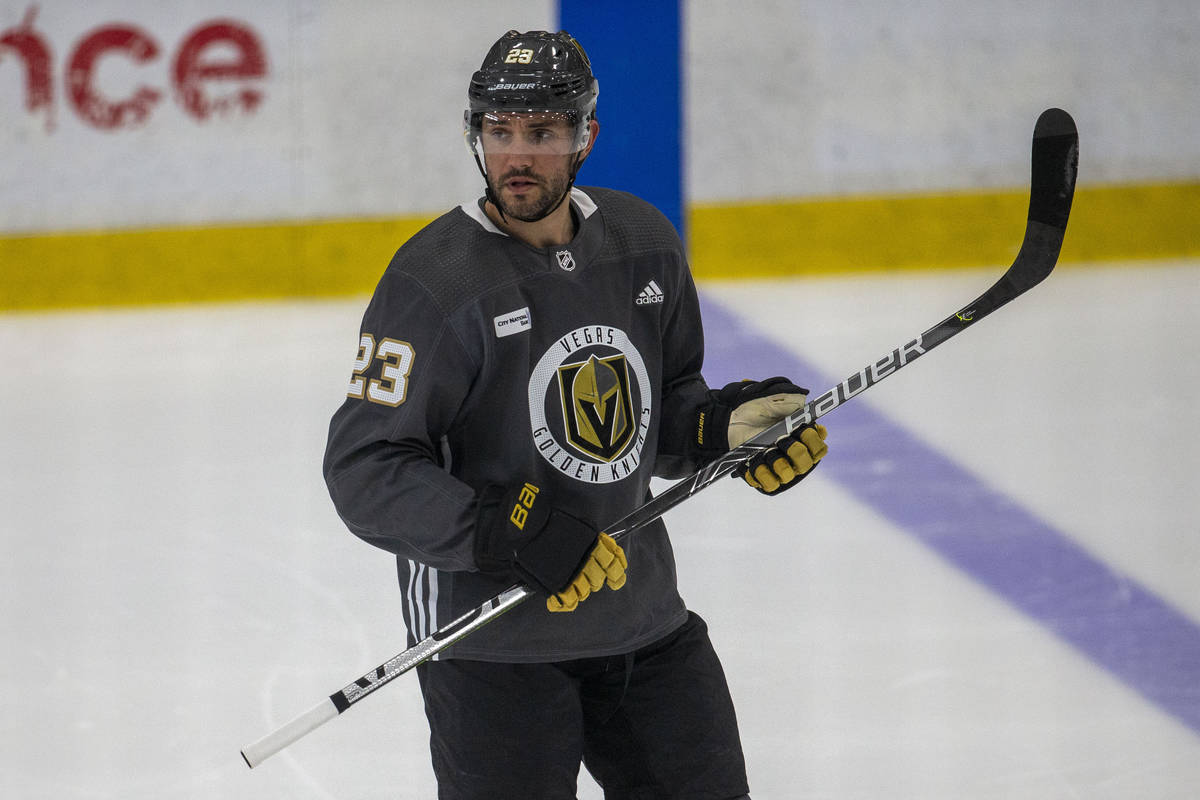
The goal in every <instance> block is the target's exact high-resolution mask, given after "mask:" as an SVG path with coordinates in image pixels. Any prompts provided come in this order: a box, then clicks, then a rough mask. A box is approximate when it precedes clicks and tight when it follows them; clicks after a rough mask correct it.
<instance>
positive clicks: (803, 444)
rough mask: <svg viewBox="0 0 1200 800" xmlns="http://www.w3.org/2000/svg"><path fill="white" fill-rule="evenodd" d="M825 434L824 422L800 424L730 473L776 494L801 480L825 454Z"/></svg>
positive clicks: (758, 488)
mask: <svg viewBox="0 0 1200 800" xmlns="http://www.w3.org/2000/svg"><path fill="white" fill-rule="evenodd" d="M828 435H829V432H828V431H827V430H826V429H825V426H824V425H821V424H817V423H810V424H808V425H804V426H801V427H799V428H797V429H796V430H794V431H792V432H791V433H789V434H788V435H787V436H784V437H782V438H780V439H778V440H777V441H776V442H775V444H774V445H772V446H771V447H768V448H767V449H766V450H764V451H762V452H761V453H759V454H758V455H756V456H753V457H752V458H750V459H749V460H747V461H746V462H745V463H744V464H742V465H741V466H739V467H738V468H737V469H736V470H735V471H734V475H737V476H738V477H740V478H741V479H742V480H744V481H745V482H746V483H748V484H750V485H751V486H753V487H754V488H755V489H757V490H758V491H760V492H762V493H763V494H769V495H775V494H779V493H780V492H782V491H784V490H785V489H790V488H792V487H793V486H795V485H796V484H798V483H800V481H802V480H804V478H805V476H807V475H808V474H809V473H810V472H812V469H813V467H815V466H816V465H817V464H819V463H820V461H821V459H822V458H824V457H825V454H826V453H828V452H829V447H828V446H826V444H825V437H826V436H828Z"/></svg>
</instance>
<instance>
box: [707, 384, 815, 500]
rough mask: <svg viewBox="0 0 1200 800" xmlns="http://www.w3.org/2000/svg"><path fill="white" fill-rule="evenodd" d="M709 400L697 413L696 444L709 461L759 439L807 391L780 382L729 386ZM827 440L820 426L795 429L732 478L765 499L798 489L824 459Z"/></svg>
mask: <svg viewBox="0 0 1200 800" xmlns="http://www.w3.org/2000/svg"><path fill="white" fill-rule="evenodd" d="M708 394H709V402H708V403H706V404H705V405H704V406H702V407H701V409H700V414H699V424H698V430H697V436H696V438H697V445H698V447H699V449H700V450H701V452H702V453H705V454H706V455H708V456H710V460H711V458H715V457H716V456H717V455H720V454H722V453H724V452H726V451H728V450H732V449H733V448H735V447H737V446H738V445H741V444H743V443H744V442H747V441H749V440H750V439H753V438H754V437H755V436H758V435H759V434H760V433H762V432H763V431H765V430H766V429H767V428H769V427H771V426H772V425H774V424H775V423H776V422H778V421H779V420H781V419H783V418H784V417H786V416H788V415H789V414H793V413H795V412H796V411H798V410H800V408H802V407H803V406H804V404H805V402H807V400H808V390H807V389H805V388H803V387H800V386H797V385H796V384H794V383H792V382H791V381H790V380H788V379H787V378H784V377H774V378H768V379H767V380H765V381H740V382H737V383H730V384H727V385H726V386H724V387H723V388H721V389H720V390H717V391H710V392H709V393H708ZM806 431H811V432H809V433H806ZM826 435H827V431H826V430H825V426H823V425H813V426H805V427H803V428H800V429H797V430H795V431H793V432H792V433H791V434H789V435H788V436H785V437H783V438H781V439H780V440H779V441H777V442H776V443H775V445H774V446H773V447H771V448H769V449H767V450H765V451H764V452H762V453H760V454H758V455H756V456H754V457H753V458H751V459H749V460H748V461H747V462H746V464H745V465H743V466H742V467H739V468H738V469H737V470H735V472H734V474H735V475H738V476H739V477H741V478H743V479H744V480H745V481H746V483H748V484H750V485H751V486H753V487H754V488H755V489H758V490H759V491H760V492H762V493H763V494H778V493H779V492H781V491H783V490H784V489H787V488H790V487H792V486H795V485H796V484H797V483H799V482H800V479H801V478H803V477H804V476H805V475H807V474H808V473H809V472H810V471H811V470H812V468H813V467H814V466H816V464H817V462H819V461H820V460H821V459H822V458H824V456H825V453H826V452H828V448H827V447H826V446H825V436H826Z"/></svg>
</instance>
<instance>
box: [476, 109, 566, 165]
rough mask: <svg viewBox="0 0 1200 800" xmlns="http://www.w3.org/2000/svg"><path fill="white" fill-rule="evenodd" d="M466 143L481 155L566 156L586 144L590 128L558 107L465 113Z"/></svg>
mask: <svg viewBox="0 0 1200 800" xmlns="http://www.w3.org/2000/svg"><path fill="white" fill-rule="evenodd" d="M466 117H467V119H466V123H467V124H466V131H465V133H466V136H467V145H468V146H469V147H470V148H471V150H472V151H473V152H476V153H478V154H480V155H483V154H488V155H530V156H536V155H546V156H565V155H571V154H572V153H578V152H579V151H580V150H582V149H584V148H585V147H587V143H588V135H589V130H588V126H587V125H586V124H584V123H576V121H575V120H576V117H575V115H573V114H565V113H562V112H559V111H519V112H517V111H488V112H485V113H483V114H475V115H472V114H471V113H470V112H468V113H467V114H466Z"/></svg>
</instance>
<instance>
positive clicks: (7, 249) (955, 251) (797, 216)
mask: <svg viewBox="0 0 1200 800" xmlns="http://www.w3.org/2000/svg"><path fill="white" fill-rule="evenodd" d="M1027 203H1028V196H1027V192H1026V190H1020V191H1016V190H1014V191H996V192H970V193H952V194H950V193H948V194H928V195H890V196H880V197H846V198H818V199H812V200H791V201H778V202H770V203H767V202H764V203H736V204H733V203H731V204H722V205H715V204H713V205H698V206H695V207H693V208H691V209H690V212H689V218H688V227H689V231H690V237H689V238H690V242H689V252H690V258H691V262H692V269H693V271H694V272H695V274H696V277H697V278H700V279H730V278H762V277H785V276H793V275H819V274H842V273H849V272H857V271H876V272H877V271H884V270H906V269H931V268H932V269H940V268H950V267H970V266H982V265H991V264H1007V263H1009V262H1011V261H1012V259H1013V257H1014V256H1015V255H1016V252H1017V248H1018V247H1019V246H1020V242H1021V234H1022V231H1023V230H1024V226H1025V213H1026V206H1027ZM427 222H429V218H428V217H400V218H394V219H377V220H347V221H321V222H290V223H276V224H264V225H229V226H219V227H187V228H185V227H180V228H167V229H162V230H141V231H95V232H72V233H58V234H39V235H29V236H13V235H8V236H0V310H26V309H45V308H76V307H87V306H110V305H142V304H152V303H154V304H156V303H180V302H203V301H224V300H243V299H257V298H282V297H330V296H337V295H347V294H356V293H366V292H370V291H371V289H372V288H373V287H374V286H375V284H376V282H377V281H378V280H379V276H380V275H381V274H382V273H383V270H384V268H385V267H386V266H387V263H388V260H389V259H390V258H391V256H392V253H394V252H395V251H396V248H398V247H399V246H400V245H401V244H402V243H403V242H404V241H405V240H407V239H408V238H409V237H410V236H412V235H413V234H414V233H416V232H417V231H418V230H419V229H420V228H421V227H422V226H424V225H425V224H426V223H427ZM1197 257H1200V183H1161V184H1138V185H1129V186H1104V187H1083V188H1080V189H1079V190H1078V191H1077V192H1076V195H1075V204H1074V209H1073V210H1072V212H1071V221H1070V223H1069V224H1068V226H1067V237H1066V242H1065V244H1064V246H1063V253H1062V258H1061V261H1062V262H1064V263H1070V262H1103V261H1133V260H1143V259H1160V258H1197Z"/></svg>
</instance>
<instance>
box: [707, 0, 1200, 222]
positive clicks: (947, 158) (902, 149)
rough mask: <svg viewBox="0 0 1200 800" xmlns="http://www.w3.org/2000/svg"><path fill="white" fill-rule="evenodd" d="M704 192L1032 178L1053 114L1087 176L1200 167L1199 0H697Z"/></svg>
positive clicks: (1122, 178)
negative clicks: (1069, 121) (1065, 117)
mask: <svg viewBox="0 0 1200 800" xmlns="http://www.w3.org/2000/svg"><path fill="white" fill-rule="evenodd" d="M687 14H688V21H687V30H688V35H687V37H686V40H687V42H688V62H687V63H688V68H689V71H690V84H689V87H688V93H687V99H688V109H687V120H688V128H689V133H690V135H689V137H688V139H687V141H688V146H689V169H688V173H687V176H688V181H689V188H690V195H691V197H692V199H693V200H717V199H726V198H748V197H769V196H801V195H809V194H815V195H827V194H844V193H861V192H892V191H913V190H926V189H944V188H950V189H958V188H971V187H977V186H986V187H994V186H1023V185H1024V184H1025V183H1026V182H1027V180H1028V178H1027V172H1028V157H1029V156H1028V153H1029V141H1028V140H1029V134H1030V133H1031V132H1032V130H1033V122H1034V120H1035V119H1036V118H1037V115H1038V113H1039V112H1040V111H1041V110H1042V109H1044V108H1047V107H1049V106H1059V107H1062V108H1065V109H1067V110H1068V111H1070V112H1071V114H1072V115H1073V116H1074V117H1075V119H1076V122H1077V123H1078V125H1079V129H1080V148H1081V156H1080V158H1081V160H1082V166H1081V171H1080V176H1081V177H1080V181H1081V183H1093V184H1094V183H1113V182H1129V181H1142V180H1148V179H1161V178H1171V179H1174V178H1184V177H1186V178H1195V177H1197V176H1200V3H1197V2H1195V0H1147V1H1145V2H1142V1H1139V2H1127V1H1126V0H1098V1H1096V2H1086V1H1084V0H1016V1H1015V2H1009V1H1007V0H1005V1H1001V0H981V1H979V2H975V1H972V2H962V1H960V2H956V0H912V1H911V2H905V3H894V2H888V1H887V0H847V2H840V3H838V2H828V0H826V1H825V2H821V1H819V0H774V1H773V2H765V1H764V0H756V1H754V2H743V3H730V2H725V1H724V0H690V2H688V4H687Z"/></svg>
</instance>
